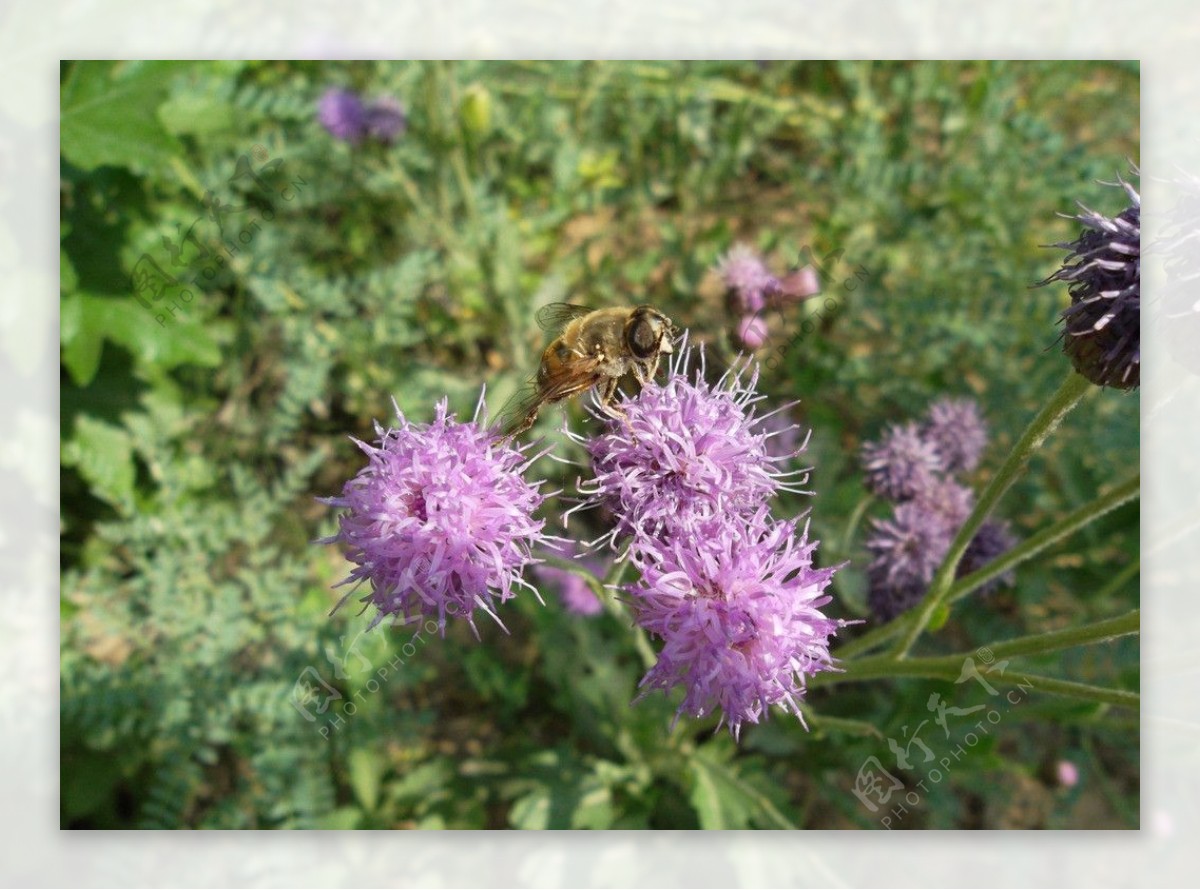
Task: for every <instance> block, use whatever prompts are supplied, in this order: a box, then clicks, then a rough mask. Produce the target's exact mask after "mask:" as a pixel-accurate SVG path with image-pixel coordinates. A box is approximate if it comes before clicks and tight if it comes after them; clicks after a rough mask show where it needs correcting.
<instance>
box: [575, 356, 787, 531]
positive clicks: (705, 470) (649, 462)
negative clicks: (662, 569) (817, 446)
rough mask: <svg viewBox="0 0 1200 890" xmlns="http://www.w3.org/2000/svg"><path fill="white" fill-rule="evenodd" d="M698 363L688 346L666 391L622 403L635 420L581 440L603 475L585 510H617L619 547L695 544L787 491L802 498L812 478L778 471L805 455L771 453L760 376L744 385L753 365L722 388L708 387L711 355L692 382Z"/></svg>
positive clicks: (592, 485) (729, 375)
mask: <svg viewBox="0 0 1200 890" xmlns="http://www.w3.org/2000/svg"><path fill="white" fill-rule="evenodd" d="M690 357H691V349H690V348H684V349H683V350H681V351H680V352H679V353H677V355H676V358H675V360H674V361H673V362H672V366H671V369H670V372H669V374H668V377H667V380H666V382H665V383H663V384H659V383H657V382H653V381H651V382H650V383H647V384H646V386H644V387H643V388H642V390H641V391H640V392H639V393H638V394H637V395H636V396H633V397H626V398H625V399H624V400H622V401H621V403H620V405H619V407H620V410H621V411H622V412H624V414H625V419H624V420H612V419H609V423H608V428H607V430H606V431H605V432H604V433H603V434H601V435H599V436H596V437H594V438H592V439H585V438H583V437H581V436H578V435H575V434H571V435H572V437H573V438H574V439H575V440H576V441H578V442H579V443H580V444H582V445H583V446H584V447H585V448H586V449H587V450H588V453H589V454H590V455H591V457H592V470H593V477H592V479H591V480H589V481H587V482H585V483H581V485H580V491H581V493H582V494H584V495H585V497H586V500H585V501H584V502H583V503H582V504H581V505H580V507H587V506H604V507H607V508H608V509H609V510H611V511H612V512H613V514H614V515H615V516H616V518H617V523H616V526H615V528H614V529H613V531H612V532H611V533H610V536H609V537H610V539H611V540H612V541H613V542H614V543H615V542H616V540H617V538H619V537H623V536H626V535H632V536H634V538H635V540H634V544H635V546H646V545H649V544H650V543H651V542H654V541H661V540H665V539H666V538H668V537H671V536H673V535H675V534H682V535H684V536H685V537H689V536H691V535H692V529H694V528H695V527H696V525H697V524H698V523H700V522H702V521H703V520H706V519H710V518H712V517H714V516H726V515H742V516H748V515H752V514H753V513H754V512H755V511H756V510H758V508H759V506H760V505H762V504H764V503H766V502H767V501H768V500H769V499H770V498H771V497H772V496H773V495H774V494H775V493H776V492H777V491H781V490H782V491H794V492H800V490H799V489H797V488H796V487H795V485H797V484H801V483H803V481H804V480H805V479H806V478H807V476H806V475H805V473H804V471H794V472H781V471H780V470H779V469H777V467H776V464H782V463H786V462H787V461H788V460H791V459H792V458H794V457H795V455H796V454H797V453H799V450H800V449H797V451H795V452H792V453H791V454H787V455H782V456H775V457H772V456H770V455H769V454H768V452H767V436H766V434H765V433H764V432H763V430H762V428H761V424H763V423H764V422H765V421H766V420H767V419H768V418H769V417H770V416H771V415H770V414H768V415H765V416H755V414H754V411H753V408H752V406H753V405H754V404H755V403H756V402H758V401H760V400H761V399H762V398H763V396H761V395H758V394H757V393H756V392H755V391H754V387H755V384H756V383H757V381H758V371H757V369H755V370H754V371H753V372H752V373H751V375H750V379H749V380H743V377H742V375H743V373H744V372H745V370H746V367H747V366H746V365H743V366H741V367H740V368H738V369H737V370H736V371H735V370H733V369H731V370H729V371H727V372H726V373H725V374H724V376H722V377H721V379H720V380H719V381H718V382H717V384H716V385H715V386H713V385H709V384H708V383H706V382H705V381H704V369H703V355H702V356H701V361H700V368H699V369H698V372H697V374H696V379H695V380H694V381H693V380H691V379H689V378H688V376H687V375H686V374H685V369H686V368H687V367H688V364H689V361H690ZM780 410H786V408H785V409H780ZM803 447H804V446H803V444H802V445H801V449H802V448H803ZM790 477H796V478H795V479H790ZM789 480H790V481H789ZM800 493H802V492H800ZM576 509H578V508H576Z"/></svg>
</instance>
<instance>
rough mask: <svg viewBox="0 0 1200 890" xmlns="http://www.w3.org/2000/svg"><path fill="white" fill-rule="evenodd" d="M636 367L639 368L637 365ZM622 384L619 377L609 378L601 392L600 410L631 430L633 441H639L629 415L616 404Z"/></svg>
mask: <svg viewBox="0 0 1200 890" xmlns="http://www.w3.org/2000/svg"><path fill="white" fill-rule="evenodd" d="M634 367H637V366H636V365H635V366H634ZM620 382H621V380H620V378H619V377H609V378H608V380H607V381H605V383H604V389H602V390H601V391H600V410H602V411H603V412H604V413H605V414H607V415H608V416H609V417H611V418H612V419H613V420H619V421H621V422H622V423H624V424H625V429H627V430H629V437H630V438H631V439H632V440H633V441H635V442H636V441H637V437H636V436H635V435H634V434H633V426H632V424H630V422H629V415H628V414H626V413H625V412H624V411H622V410H621V409H620V408H618V407H617V406H616V404H615V402H616V397H617V385H618V384H619V383H620Z"/></svg>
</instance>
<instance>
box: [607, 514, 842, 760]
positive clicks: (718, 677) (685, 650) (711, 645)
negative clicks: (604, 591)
mask: <svg viewBox="0 0 1200 890" xmlns="http://www.w3.org/2000/svg"><path fill="white" fill-rule="evenodd" d="M816 546H817V544H816V542H815V541H814V542H810V541H809V540H808V536H807V530H805V531H803V532H801V533H800V534H799V535H797V531H796V523H795V522H773V521H772V520H771V519H770V518H769V517H768V515H767V510H766V508H765V507H762V508H760V509H759V510H758V511H757V512H756V513H755V514H754V515H753V516H751V517H749V519H748V520H741V521H735V522H729V521H726V519H725V518H723V517H716V518H714V519H712V520H710V521H709V522H708V523H705V524H704V525H703V526H702V527H700V528H698V529H697V533H696V534H695V535H694V536H692V537H689V538H686V539H685V538H676V539H674V540H672V541H671V542H670V543H669V544H668V545H665V546H663V547H661V548H660V549H658V550H656V551H655V553H654V554H653V555H652V556H651V557H649V558H647V557H646V555H645V554H642V555H641V556H635V561H636V563H637V565H638V567H639V568H640V569H641V572H642V577H641V579H640V581H638V582H637V583H636V584H630V585H626V586H625V587H624V591H625V592H626V593H627V594H628V595H629V596H630V603H631V605H632V606H633V609H634V613H635V616H636V620H637V622H638V624H639V625H640V626H641V627H642V628H644V629H645V630H646V631H647V632H648V633H650V634H652V635H654V636H657V637H659V638H661V639H662V641H663V647H662V651H661V652H660V653H659V658H658V662H657V663H656V664H655V665H654V667H653V668H651V670H650V671H649V672H648V673H647V674H646V676H645V677H643V678H642V681H641V684H640V686H641V687H642V688H643V690H644V691H643V692H642V695H641V696H639V698H641V697H642V696H644V695H646V694H648V693H649V692H650V691H651V690H654V689H661V690H663V691H664V692H666V691H667V690H670V689H672V688H673V687H675V686H682V687H683V688H684V697H683V701H682V702H681V704H680V705H679V709H678V711H677V714H676V719H678V717H679V716H682V715H684V714H686V715H688V716H691V717H704V716H705V715H707V714H710V713H713V712H719V713H720V715H721V723H720V724H718V727H719V726H720V725H728V726H729V729H730V731H731V732H732V733H733V735H734V737H735V738H737V737H738V735H739V734H740V732H741V728H742V724H744V723H758V722H759V720H760V719H762V718H765V717H766V716H767V711H768V709H769V708H770V706H771V705H776V704H777V705H781V706H782V708H783V709H784V710H785V711H787V712H790V713H793V714H795V715H796V716H797V717H801V714H800V702H801V701H802V700H803V698H804V688H805V679H806V678H807V677H808V676H810V675H812V674H814V673H817V672H818V671H825V670H831V669H833V663H832V660H831V658H830V656H829V638H830V636H831V635H833V634H834V633H835V632H836V631H837V629H838V628H839V627H842V626H843V624H844V622H841V621H837V620H833V619H830V618H827V617H826V616H825V615H824V614H823V613H822V612H821V611H820V609H821V607H822V606H824V605H825V604H827V603H828V602H829V600H830V597H829V596H828V595H827V594H825V589H826V588H827V587H828V586H829V582H830V579H831V578H832V577H833V574H834V571H835V569H833V568H824V569H816V568H814V567H813V553H814V551H815V549H816ZM801 720H803V717H801Z"/></svg>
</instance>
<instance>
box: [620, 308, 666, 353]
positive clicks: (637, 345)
mask: <svg viewBox="0 0 1200 890" xmlns="http://www.w3.org/2000/svg"><path fill="white" fill-rule="evenodd" d="M674 330H675V326H674V325H673V324H671V319H669V318H667V317H666V316H665V315H663V314H662V313H661V312H659V311H658V310H657V309H655V308H654V307H653V306H638V307H637V308H636V309H634V310H633V312H631V313H630V314H629V320H628V321H627V322H625V345H626V346H628V347H629V351H630V352H631V353H632V354H633V357H634V358H636V359H638V360H639V361H645V360H646V359H650V358H653V357H654V355H655V354H656V353H660V352H672V351H673V349H672V346H671V336H672V334H673V332H674Z"/></svg>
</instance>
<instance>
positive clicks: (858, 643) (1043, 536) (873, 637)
mask: <svg viewBox="0 0 1200 890" xmlns="http://www.w3.org/2000/svg"><path fill="white" fill-rule="evenodd" d="M1140 485H1141V476H1140V475H1137V476H1134V477H1133V478H1132V479H1130V480H1128V481H1127V482H1124V483H1122V484H1121V485H1118V486H1117V487H1116V488H1114V489H1112V490H1111V491H1109V492H1107V493H1106V494H1103V495H1101V496H1100V497H1098V498H1096V500H1094V501H1092V502H1090V503H1088V504H1085V505H1084V506H1082V507H1080V508H1079V509H1078V510H1076V511H1074V512H1073V513H1071V514H1069V515H1067V516H1065V517H1064V518H1062V519H1060V520H1059V521H1058V522H1056V523H1054V525H1052V526H1050V527H1049V528H1047V529H1045V530H1043V531H1041V532H1038V533H1037V534H1036V535H1034V536H1033V537H1031V538H1029V539H1028V540H1026V541H1023V542H1022V543H1021V544H1020V546H1018V547H1014V548H1013V549H1012V550H1010V551H1009V552H1008V553H1006V554H1004V555H1003V556H1001V557H999V558H997V559H995V560H993V561H992V562H990V563H988V564H987V565H986V566H984V567H983V568H982V569H980V570H979V571H977V572H972V573H971V574H970V575H967V576H965V577H963V578H960V579H959V580H958V581H956V582H955V583H954V585H953V586H951V588H950V590H949V591H947V593H946V602H947V603H953V602H957V601H958V600H960V599H962V598H963V597H965V596H967V595H968V594H970V593H973V592H974V591H975V590H978V589H979V588H980V587H982V586H983V585H984V584H987V583H988V582H989V581H991V580H992V579H994V578H998V577H999V576H1000V575H1002V574H1004V573H1005V572H1007V571H1008V570H1009V569H1012V568H1014V567H1015V566H1017V565H1019V564H1021V563H1023V562H1025V561H1026V560H1028V559H1031V558H1033V557H1034V556H1037V555H1038V554H1039V553H1041V552H1042V551H1043V550H1046V549H1047V548H1048V547H1050V546H1052V545H1054V544H1057V543H1058V542H1059V541H1061V540H1063V539H1064V538H1066V537H1067V536H1068V535H1070V534H1073V533H1075V532H1076V531H1078V530H1079V529H1081V528H1083V527H1084V526H1085V525H1087V524H1088V523H1089V522H1091V521H1093V520H1095V519H1098V518H1100V517H1101V516H1103V515H1104V514H1105V513H1108V512H1110V511H1112V510H1114V509H1116V508H1117V507H1119V506H1121V505H1122V504H1124V503H1127V502H1128V501H1131V500H1133V499H1134V498H1136V497H1137V496H1138V493H1139V491H1140ZM1137 570H1138V563H1137V562H1135V563H1134V564H1133V565H1131V566H1129V567H1127V568H1126V569H1125V570H1123V571H1122V572H1121V573H1120V574H1119V575H1118V576H1117V577H1116V578H1114V579H1113V581H1112V582H1111V583H1110V584H1109V585H1108V586H1107V587H1106V588H1105V592H1108V591H1110V590H1115V589H1117V588H1118V587H1120V585H1121V584H1124V583H1125V582H1126V581H1127V580H1129V578H1130V577H1131V576H1132V574H1134V573H1136V572H1137ZM913 617H914V616H913V613H912V612H906V613H905V614H903V615H900V616H899V617H897V618H896V619H894V620H893V621H890V622H888V623H887V624H884V625H881V626H880V627H876V628H873V629H871V630H870V631H868V632H867V633H865V634H863V635H862V636H860V637H858V638H857V639H854V640H851V641H850V642H848V643H846V644H845V645H844V646H841V647H840V648H838V650H837V651H836V652H835V653H834V654H835V655H836V656H837V657H838V658H839V659H840V660H842V661H845V660H847V659H851V658H855V657H857V656H859V655H861V654H862V653H864V652H870V651H871V650H872V649H875V648H878V647H879V646H882V645H884V644H885V643H887V642H888V641H889V640H891V639H893V638H895V637H896V636H897V635H898V634H900V633H901V632H902V631H904V630H906V629H907V628H908V627H909V626H910V625H911V624H912V621H913Z"/></svg>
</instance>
